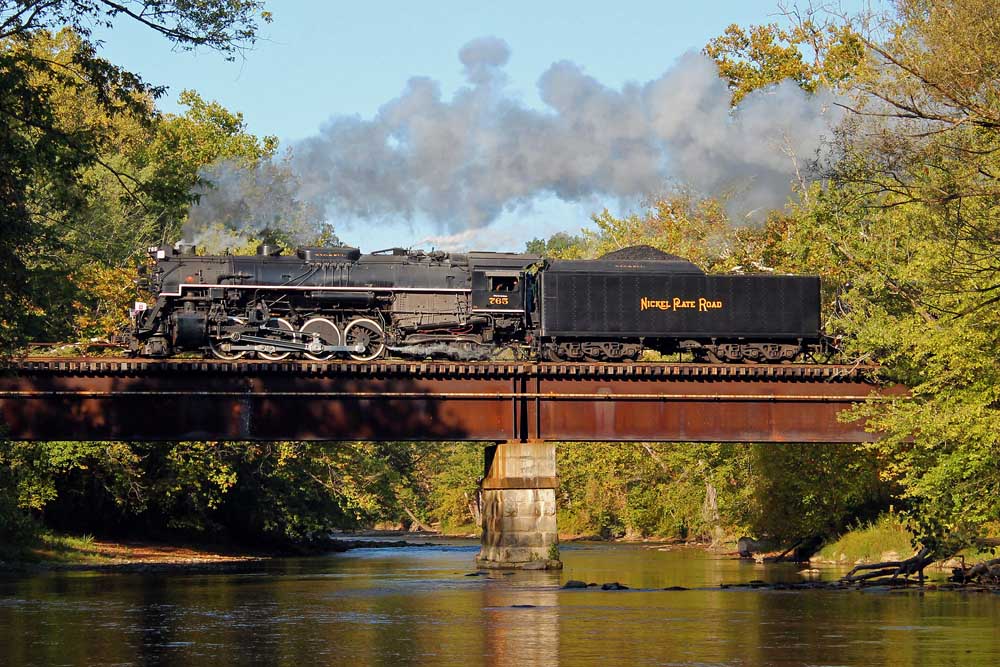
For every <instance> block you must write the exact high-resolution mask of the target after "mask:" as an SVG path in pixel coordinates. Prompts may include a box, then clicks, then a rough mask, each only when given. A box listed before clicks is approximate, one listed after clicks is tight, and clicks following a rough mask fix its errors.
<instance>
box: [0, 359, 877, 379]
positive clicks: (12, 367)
mask: <svg viewBox="0 0 1000 667" xmlns="http://www.w3.org/2000/svg"><path fill="white" fill-rule="evenodd" d="M878 371H879V367H878V366H870V365H863V366H862V365H844V364H697V363H664V362H640V363H635V362H633V363H624V364H613V363H551V362H538V363H535V362H523V361H520V362H519V361H478V362H453V361H397V360H388V361H377V362H346V361H291V360H288V361H263V360H240V361H222V360H218V359H133V358H125V357H24V358H21V359H14V360H7V361H4V362H0V372H6V373H12V374H15V375H16V374H32V375H48V374H52V375H61V376H66V375H69V376H73V375H77V376H88V377H95V376H124V377H135V376H146V375H163V374H175V373H181V374H212V375H261V374H279V373H280V374H293V375H301V376H312V377H317V376H320V377H322V376H356V377H382V376H392V377H400V376H409V377H414V378H419V377H428V378H431V377H436V378H440V377H453V378H498V377H500V378H503V377H545V378H557V377H566V378H649V379H676V380H684V379H691V380H702V381H704V380H712V379H718V380H758V381H759V380H776V381H795V380H807V381H813V382H815V381H817V380H821V381H828V382H837V381H848V382H858V381H865V380H868V381H873V380H875V379H876V378H877V375H878Z"/></svg>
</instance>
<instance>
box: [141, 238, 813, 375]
mask: <svg viewBox="0 0 1000 667" xmlns="http://www.w3.org/2000/svg"><path fill="white" fill-rule="evenodd" d="M150 256H151V262H150V264H149V266H148V267H146V269H147V270H146V271H145V275H144V276H143V277H142V278H141V279H140V281H139V282H140V290H142V291H144V292H146V293H148V294H149V295H150V296H151V298H148V300H147V301H141V300H137V301H136V304H135V308H134V309H133V311H132V322H133V323H132V327H131V330H130V333H129V335H128V336H127V337H126V343H127V345H128V348H129V349H130V351H131V352H132V353H133V354H135V355H139V356H151V357H169V356H173V355H176V354H179V353H185V352H203V353H204V354H206V355H210V356H214V357H216V358H219V359H224V360H229V361H237V360H240V359H248V358H258V359H264V360H270V361H280V360H283V359H286V358H289V357H295V358H304V359H310V360H314V361H327V360H334V359H345V358H350V359H354V360H356V361H374V360H376V359H379V358H382V357H386V356H404V357H417V358H427V357H444V358H451V359H460V360H476V359H487V358H493V357H497V356H500V354H501V353H502V352H504V351H508V354H509V355H510V356H513V357H514V358H516V359H541V360H549V361H612V362H613V361H626V360H635V359H638V358H639V357H640V356H641V355H642V353H643V351H644V350H653V351H656V352H660V353H663V354H675V353H687V354H686V355H685V356H684V358H688V359H692V360H695V361H703V362H715V363H718V362H790V361H795V360H798V359H801V358H804V357H809V356H812V357H814V358H815V357H817V356H819V355H820V354H824V353H825V352H826V349H827V346H826V342H825V338H824V336H823V334H822V332H821V329H820V281H819V278H818V277H816V276H791V275H774V274H754V275H736V274H732V275H710V274H706V273H705V272H703V271H702V270H700V269H699V268H698V267H697V266H695V265H694V264H692V263H691V262H689V261H687V260H684V259H682V258H679V257H676V256H673V255H668V254H666V253H662V252H660V251H658V250H655V249H653V248H649V247H646V246H640V247H637V248H627V249H624V250H623V251H618V252H616V253H612V254H610V255H606V256H604V257H602V258H601V259H598V260H543V259H542V258H540V257H538V256H534V255H526V254H514V253H493V252H470V253H444V252H429V253H428V252H423V251H419V250H404V249H399V248H393V249H389V250H386V251H381V252H375V253H371V254H362V253H361V252H360V251H359V250H357V249H356V248H348V247H330V248H299V249H298V250H297V251H296V252H295V253H294V254H289V255H284V254H282V253H281V251H280V250H279V249H278V248H277V247H274V246H268V245H263V246H261V247H260V248H259V249H258V253H257V255H255V256H234V255H199V254H198V253H197V252H196V249H195V248H194V247H193V246H189V245H179V246H176V247H157V248H150Z"/></svg>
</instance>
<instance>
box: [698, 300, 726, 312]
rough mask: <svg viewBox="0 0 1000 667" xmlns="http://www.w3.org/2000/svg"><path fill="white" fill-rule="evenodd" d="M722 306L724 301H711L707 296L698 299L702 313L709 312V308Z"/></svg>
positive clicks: (714, 308) (699, 309)
mask: <svg viewBox="0 0 1000 667" xmlns="http://www.w3.org/2000/svg"><path fill="white" fill-rule="evenodd" d="M719 308H722V301H710V300H708V299H706V298H705V297H701V298H699V299H698V311H699V312H702V313H707V312H708V311H709V310H716V309H719Z"/></svg>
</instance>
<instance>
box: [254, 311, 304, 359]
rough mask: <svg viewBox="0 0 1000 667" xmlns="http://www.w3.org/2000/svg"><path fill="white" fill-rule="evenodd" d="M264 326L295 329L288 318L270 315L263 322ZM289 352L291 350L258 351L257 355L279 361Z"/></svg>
mask: <svg viewBox="0 0 1000 667" xmlns="http://www.w3.org/2000/svg"><path fill="white" fill-rule="evenodd" d="M264 326H266V327H269V328H271V329H275V328H278V329H284V330H285V331H295V327H293V326H292V325H291V323H289V321H288V320H285V319H282V318H280V317H272V318H271V319H269V320H268V321H267V322H266V323H265V324H264ZM290 354H291V352H274V353H271V352H258V353H257V356H258V357H260V358H261V359H267V360H268V361H281V360H282V359H286V358H287V357H288V355H290Z"/></svg>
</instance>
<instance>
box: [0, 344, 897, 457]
mask: <svg viewBox="0 0 1000 667" xmlns="http://www.w3.org/2000/svg"><path fill="white" fill-rule="evenodd" d="M4 370H6V372H5V373H4V374H3V375H0V418H2V419H3V422H4V424H5V425H6V428H7V431H8V434H7V437H8V438H12V439H24V440H46V439H52V440H55V439H66V440H106V439H116V440H184V439H198V440H426V441H436V440H437V441H439V440H481V441H506V440H522V441H525V440H555V441H566V440H591V441H634V440H639V441H673V442H690V441H702V442H723V441H740V442H862V441H868V440H871V439H873V438H874V436H873V435H872V434H870V433H867V432H865V430H864V427H863V425H862V424H858V423H844V422H841V421H839V420H838V419H837V414H838V413H839V412H841V411H842V410H843V409H844V408H846V407H849V406H850V405H852V404H854V403H857V402H858V401H862V400H865V399H866V398H867V397H869V396H870V395H872V394H873V393H875V392H878V393H881V394H889V395H892V394H898V393H901V392H900V391H898V390H897V389H896V388H888V389H886V388H880V387H879V386H878V383H877V380H876V372H877V369H876V368H873V367H854V366H850V367H849V366H837V365H806V364H788V365H743V364H741V365H731V364H677V363H674V364H671V363H631V364H591V363H584V364H570V363H539V364H535V363H528V362H477V363H457V362H403V361H387V362H379V363H371V364H367V363H353V362H352V363H347V362H302V361H282V362H270V361H239V362H227V361H218V360H203V359H172V360H162V361H161V360H145V359H142V360H140V359H122V358H55V357H53V358H28V359H23V360H19V361H14V362H9V363H7V364H6V365H5V368H4Z"/></svg>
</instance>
